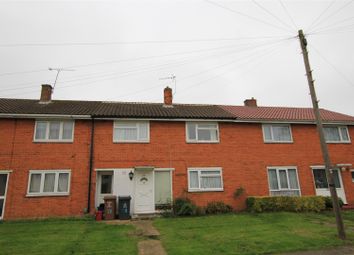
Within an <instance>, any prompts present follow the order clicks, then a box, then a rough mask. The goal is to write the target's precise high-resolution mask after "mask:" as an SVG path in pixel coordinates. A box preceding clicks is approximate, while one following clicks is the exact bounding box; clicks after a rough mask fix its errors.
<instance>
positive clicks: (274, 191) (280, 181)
mask: <svg viewBox="0 0 354 255" xmlns="http://www.w3.org/2000/svg"><path fill="white" fill-rule="evenodd" d="M268 182H269V192H270V195H271V196H300V188H299V181H298V177H297V171H296V168H293V167H291V168H285V167H284V168H283V167H280V168H277V167H269V168H268Z"/></svg>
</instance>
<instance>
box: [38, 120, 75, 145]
mask: <svg viewBox="0 0 354 255" xmlns="http://www.w3.org/2000/svg"><path fill="white" fill-rule="evenodd" d="M73 137H74V121H71V120H68V121H58V120H53V121H52V120H51V121H42V120H40V121H39V120H37V121H36V124H35V133H34V141H38V142H72V141H73Z"/></svg>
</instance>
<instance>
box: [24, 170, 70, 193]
mask: <svg viewBox="0 0 354 255" xmlns="http://www.w3.org/2000/svg"><path fill="white" fill-rule="evenodd" d="M69 189H70V170H45V171H42V170H32V171H30V174H29V180H28V191H27V195H28V196H60V195H69Z"/></svg>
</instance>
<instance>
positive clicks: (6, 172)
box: [0, 170, 12, 220]
mask: <svg viewBox="0 0 354 255" xmlns="http://www.w3.org/2000/svg"><path fill="white" fill-rule="evenodd" d="M11 173H12V170H0V174H6V175H7V179H6V184H5V185H6V187H5V193H4V198H3V199H4V204H3V205H2V214H0V220H2V219H3V218H4V215H5V207H6V196H7V190H8V187H9V179H10V174H11Z"/></svg>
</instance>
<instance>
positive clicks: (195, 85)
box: [178, 47, 279, 94]
mask: <svg viewBox="0 0 354 255" xmlns="http://www.w3.org/2000/svg"><path fill="white" fill-rule="evenodd" d="M277 50H279V47H272V50H270V51H268V52H266V53H264V54H262V55H261V56H257V57H255V58H253V59H250V60H248V61H246V62H244V63H240V64H239V65H237V66H245V65H246V64H247V65H248V66H249V64H250V63H252V61H254V60H258V63H257V62H256V63H257V64H260V63H261V62H262V61H259V60H262V58H264V57H265V56H266V55H269V54H271V53H273V52H275V51H277ZM253 69H254V68H253ZM233 70H235V67H232V68H230V70H229V69H227V70H225V71H223V72H221V73H219V74H217V75H214V76H212V77H210V78H207V79H204V80H202V81H200V82H197V83H194V84H192V85H190V86H188V87H186V88H184V89H183V88H180V89H179V91H181V90H182V92H179V93H178V94H183V93H185V92H187V91H188V90H189V89H191V88H193V87H197V86H200V85H202V84H204V83H205V82H208V81H210V80H213V79H215V78H218V77H220V76H222V75H224V74H226V73H229V72H231V71H233ZM250 70H252V69H248V70H247V71H245V72H242V73H240V74H239V75H244V74H245V73H247V72H249V71H250Z"/></svg>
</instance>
